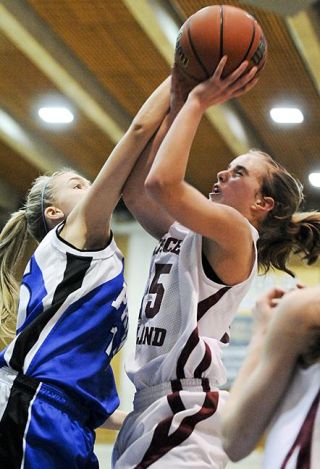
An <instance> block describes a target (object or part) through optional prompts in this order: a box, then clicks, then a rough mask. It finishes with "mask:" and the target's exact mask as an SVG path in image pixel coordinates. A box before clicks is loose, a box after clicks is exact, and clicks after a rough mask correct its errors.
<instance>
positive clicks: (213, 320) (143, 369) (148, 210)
mask: <svg viewBox="0 0 320 469" xmlns="http://www.w3.org/2000/svg"><path fill="white" fill-rule="evenodd" d="M225 61H226V58H223V59H222V60H221V62H220V64H219V66H218V68H217V70H216V72H215V73H214V75H213V77H212V78H211V79H210V80H208V81H206V82H204V83H201V84H200V85H198V86H196V87H195V88H194V89H193V90H192V91H191V92H190V93H189V95H188V98H187V100H186V102H185V104H184V105H183V106H182V108H181V110H180V112H178V114H177V116H176V117H175V119H174V121H173V123H172V125H171V127H170V129H169V131H168V132H167V133H166V135H165V137H164V139H163V141H162V143H161V145H160V148H159V150H158V151H157V149H158V145H159V140H161V139H162V138H163V134H161V131H162V130H163V128H165V131H167V127H168V120H167V119H170V114H169V117H167V118H166V120H165V121H164V123H163V126H162V127H161V128H160V131H159V132H160V134H159V133H157V135H156V137H155V140H154V141H153V142H152V143H151V144H150V146H149V147H148V148H147V149H146V150H145V153H144V155H142V157H141V158H140V159H139V161H138V163H137V165H136V167H135V169H134V171H133V172H132V173H131V175H130V178H129V180H128V181H127V183H126V187H125V191H124V198H125V202H126V204H127V205H128V207H129V209H130V210H131V211H132V213H133V214H134V215H135V216H136V218H137V219H138V220H139V221H140V223H141V224H142V225H143V226H144V227H145V228H146V229H147V230H148V231H149V232H150V233H151V234H153V235H154V236H155V237H157V238H158V239H160V242H159V244H158V246H157V247H156V248H155V250H154V252H153V256H152V261H151V267H150V272H149V280H148V283H147V287H146V290H145V294H144V297H143V300H142V304H141V310H140V314H139V322H138V332H137V345H136V352H135V356H134V358H133V359H132V360H131V361H128V363H127V372H128V375H129V377H130V379H131V380H132V381H133V383H134V384H135V386H136V395H135V399H134V410H133V412H132V413H131V414H130V415H129V416H128V417H127V419H126V420H125V422H124V424H123V427H122V429H121V431H120V433H119V436H118V439H117V442H116V445H115V448H114V453H113V464H114V467H115V468H116V469H128V468H145V467H149V466H152V468H163V467H168V468H176V469H177V468H180V467H190V468H191V467H192V468H195V467H196V468H205V467H208V468H209V467H210V468H211V469H212V468H221V467H224V466H225V464H226V462H227V457H226V455H225V453H224V451H223V449H222V444H221V438H220V419H221V412H222V409H223V405H224V401H225V398H226V392H224V391H220V390H219V386H220V385H222V384H223V383H224V381H225V370H224V367H223V365H222V362H221V350H222V349H223V347H224V346H225V343H226V342H228V337H229V326H230V323H231V321H232V318H233V316H234V314H235V313H236V310H237V307H238V305H239V303H240V301H241V299H242V298H243V296H244V295H245V293H246V292H247V290H248V288H249V285H250V283H251V281H252V279H253V278H254V276H255V272H256V266H257V262H258V260H259V262H260V264H261V265H263V266H265V267H266V268H268V267H270V266H274V265H277V266H279V267H280V268H282V269H286V255H287V254H289V253H290V252H291V250H292V248H293V247H296V248H297V249H298V248H299V247H300V246H299V242H298V241H297V239H296V238H295V236H294V235H292V237H291V243H290V242H288V241H287V240H286V244H285V243H284V242H283V243H282V239H283V238H284V237H285V234H286V226H287V225H288V222H289V220H291V216H292V214H293V213H294V212H295V211H296V210H297V208H298V206H299V204H300V202H301V197H302V194H301V186H300V185H299V184H298V183H297V181H296V180H295V179H294V178H293V177H292V176H291V175H290V174H289V173H288V172H287V171H285V170H284V169H283V168H282V167H281V166H280V165H278V164H277V163H275V162H274V161H273V160H272V158H271V157H269V156H268V155H265V154H261V153H260V152H256V151H252V152H249V153H247V154H244V155H241V156H239V157H237V158H236V159H235V160H233V161H232V162H231V163H230V165H229V167H228V168H227V169H226V170H225V171H220V172H219V173H218V182H217V183H216V184H215V185H214V188H213V191H212V194H211V195H210V199H209V200H208V198H207V197H205V196H204V195H202V194H201V193H199V192H198V191H197V190H196V189H195V188H194V187H192V186H190V185H189V184H187V183H186V182H185V180H184V176H185V171H186V166H187V161H188V157H189V153H190V148H191V145H192V142H193V139H194V136H195V134H196V131H197V128H198V125H199V123H200V121H201V118H202V116H203V114H204V112H205V111H206V110H207V109H208V107H210V106H212V105H213V104H217V103H222V102H224V101H226V100H227V99H229V98H232V97H235V96H238V95H241V93H243V92H244V91H246V90H248V89H249V88H250V86H253V85H254V83H255V79H254V74H255V69H253V70H252V71H251V72H249V73H247V74H244V72H245V69H246V66H247V63H244V64H242V65H241V66H240V67H239V68H238V69H237V71H236V72H234V73H233V74H232V75H230V76H229V77H228V78H226V79H224V80H223V79H221V73H222V70H223V67H224V65H225ZM177 73H178V72H177V71H176V70H173V76H172V80H173V96H175V95H176V94H178V97H177V96H175V97H176V98H177V99H176V101H177V102H179V99H178V98H179V94H181V77H179V76H177ZM179 87H180V88H179ZM170 113H172V114H174V115H175V114H176V113H177V109H176V108H174V107H173V108H171V110H170ZM156 151H157V153H156V156H155V159H154V162H153V164H152V167H151V168H150V165H151V162H152V159H153V157H154V153H155V152H156ZM291 223H292V225H293V226H294V227H296V232H299V226H300V223H299V220H296V221H295V222H293V221H292V222H291ZM258 231H259V232H260V238H259V240H258V241H257V238H258ZM256 243H257V245H258V247H259V250H260V255H261V257H260V258H258V259H257V250H256ZM272 243H274V244H275V245H276V246H279V251H277V250H275V249H273V248H270V245H271V244H272Z"/></svg>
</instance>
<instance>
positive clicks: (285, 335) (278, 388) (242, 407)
mask: <svg viewBox="0 0 320 469" xmlns="http://www.w3.org/2000/svg"><path fill="white" fill-rule="evenodd" d="M279 296H281V294H280V293H279V290H273V291H272V292H270V293H269V294H268V295H267V296H265V297H264V298H263V299H262V302H261V304H260V308H264V309H268V308H269V309H270V310H271V307H270V305H271V302H272V300H273V299H274V298H278V297H279ZM319 299H320V288H319V287H316V288H306V289H304V290H296V291H294V292H291V293H288V294H287V295H285V296H284V298H283V299H282V300H281V301H280V302H279V305H278V306H277V307H275V308H274V311H273V313H272V315H271V319H270V323H269V324H268V325H267V324H266V322H264V321H262V322H261V323H260V325H258V327H257V329H256V332H255V334H254V336H253V339H252V341H251V344H250V348H249V352H248V355H247V358H246V360H245V362H244V363H243V366H242V367H241V370H240V372H239V375H238V377H237V379H236V381H235V383H234V385H233V387H232V390H231V394H230V398H229V400H228V402H227V405H226V408H225V412H224V415H223V418H222V433H223V445H224V448H225V451H226V453H227V454H228V456H229V457H230V459H231V460H232V461H238V460H239V459H242V458H244V457H245V456H247V455H248V454H249V453H250V451H252V450H253V449H254V448H255V446H256V444H257V443H258V441H259V439H260V438H261V436H262V434H263V432H264V431H265V429H266V427H267V425H268V423H269V422H270V420H271V418H272V416H273V414H274V411H275V409H276V407H277V405H278V404H279V402H280V400H281V398H282V397H283V395H284V393H285V391H286V389H287V386H288V384H289V382H290V379H291V377H292V374H293V372H294V369H295V367H296V365H297V360H298V357H299V356H301V355H303V354H304V353H307V351H308V347H309V344H310V341H312V338H313V336H314V333H315V330H317V328H319V327H320V302H319ZM319 358H320V351H319Z"/></svg>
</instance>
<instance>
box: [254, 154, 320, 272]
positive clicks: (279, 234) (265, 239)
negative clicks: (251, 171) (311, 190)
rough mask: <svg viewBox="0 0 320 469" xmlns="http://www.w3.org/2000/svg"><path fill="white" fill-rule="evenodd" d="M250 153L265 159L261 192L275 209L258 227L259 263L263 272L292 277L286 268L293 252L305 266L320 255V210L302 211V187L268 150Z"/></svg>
mask: <svg viewBox="0 0 320 469" xmlns="http://www.w3.org/2000/svg"><path fill="white" fill-rule="evenodd" d="M250 153H256V154H258V155H260V156H262V157H263V158H265V159H266V160H267V162H268V170H267V174H266V176H265V177H264V179H263V181H262V187H261V192H262V195H263V196H265V197H272V198H273V200H274V208H273V209H272V210H271V211H270V212H269V213H268V215H267V217H266V218H265V219H264V220H263V222H262V224H261V225H260V227H259V235H260V237H259V240H258V243H257V248H258V261H259V266H260V267H262V270H263V271H264V272H267V271H268V270H269V269H270V268H275V269H279V270H282V271H284V272H287V273H288V274H289V275H291V276H293V277H294V274H293V272H292V271H291V270H289V268H288V267H287V264H288V261H289V259H290V257H291V255H292V254H300V255H301V256H302V257H303V259H304V260H306V262H307V264H308V265H310V264H313V263H314V262H315V261H316V260H317V258H318V257H319V255H320V213H319V212H317V211H312V212H303V211H301V205H302V202H303V200H304V196H303V186H302V184H301V183H300V181H299V180H298V179H296V178H294V177H293V176H292V175H291V174H290V173H289V172H288V171H287V170H286V169H285V168H284V167H283V166H281V165H280V164H279V163H277V162H276V161H275V160H274V159H273V158H272V157H271V156H270V155H268V154H267V153H264V152H261V151H259V150H250Z"/></svg>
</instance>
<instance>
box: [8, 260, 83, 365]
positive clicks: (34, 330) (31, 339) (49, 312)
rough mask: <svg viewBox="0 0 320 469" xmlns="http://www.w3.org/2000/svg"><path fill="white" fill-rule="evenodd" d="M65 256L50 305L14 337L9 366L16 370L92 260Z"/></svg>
mask: <svg viewBox="0 0 320 469" xmlns="http://www.w3.org/2000/svg"><path fill="white" fill-rule="evenodd" d="M66 256H67V263H66V268H65V271H64V275H63V280H62V282H61V283H59V285H58V286H57V288H56V291H55V293H54V296H53V300H52V304H51V306H50V307H48V308H47V309H46V310H45V311H43V312H42V313H40V314H39V315H38V316H37V317H36V318H35V319H34V320H33V321H32V322H31V323H30V324H28V325H27V326H26V327H25V329H23V330H22V331H21V332H20V334H19V335H18V337H17V339H16V342H15V345H14V349H13V352H12V357H11V359H10V366H11V367H12V368H13V369H14V370H16V371H20V372H21V371H22V369H23V363H24V360H25V357H26V355H27V354H28V353H29V351H30V350H31V349H32V347H33V346H34V344H35V343H36V342H37V340H38V339H39V336H40V333H41V331H42V330H43V328H44V327H45V326H46V324H47V323H48V322H49V321H50V319H51V318H52V317H53V316H54V315H55V313H56V312H57V310H58V309H59V308H60V306H61V305H62V304H63V303H64V301H65V300H66V299H67V297H68V296H69V295H70V294H71V293H73V292H74V291H76V290H78V289H79V288H80V287H81V285H82V283H83V279H84V277H85V274H86V272H87V270H88V269H89V267H90V264H91V261H92V257H84V256H81V257H80V256H75V255H73V254H70V253H67V254H66Z"/></svg>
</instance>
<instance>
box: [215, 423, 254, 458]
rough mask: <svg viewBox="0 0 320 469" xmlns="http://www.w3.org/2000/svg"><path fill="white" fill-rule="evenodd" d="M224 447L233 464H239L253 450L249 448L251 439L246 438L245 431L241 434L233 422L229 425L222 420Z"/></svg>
mask: <svg viewBox="0 0 320 469" xmlns="http://www.w3.org/2000/svg"><path fill="white" fill-rule="evenodd" d="M221 437H222V447H223V450H224V451H225V453H226V454H227V456H228V458H229V459H230V461H232V462H238V461H240V460H241V459H243V458H245V457H246V456H248V454H249V453H250V451H251V449H250V448H249V447H248V444H247V443H248V441H249V439H247V438H246V435H245V431H244V432H240V431H239V429H238V430H237V429H236V426H235V425H234V423H233V422H232V421H230V423H228V422H227V421H226V419H223V420H222V430H221Z"/></svg>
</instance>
